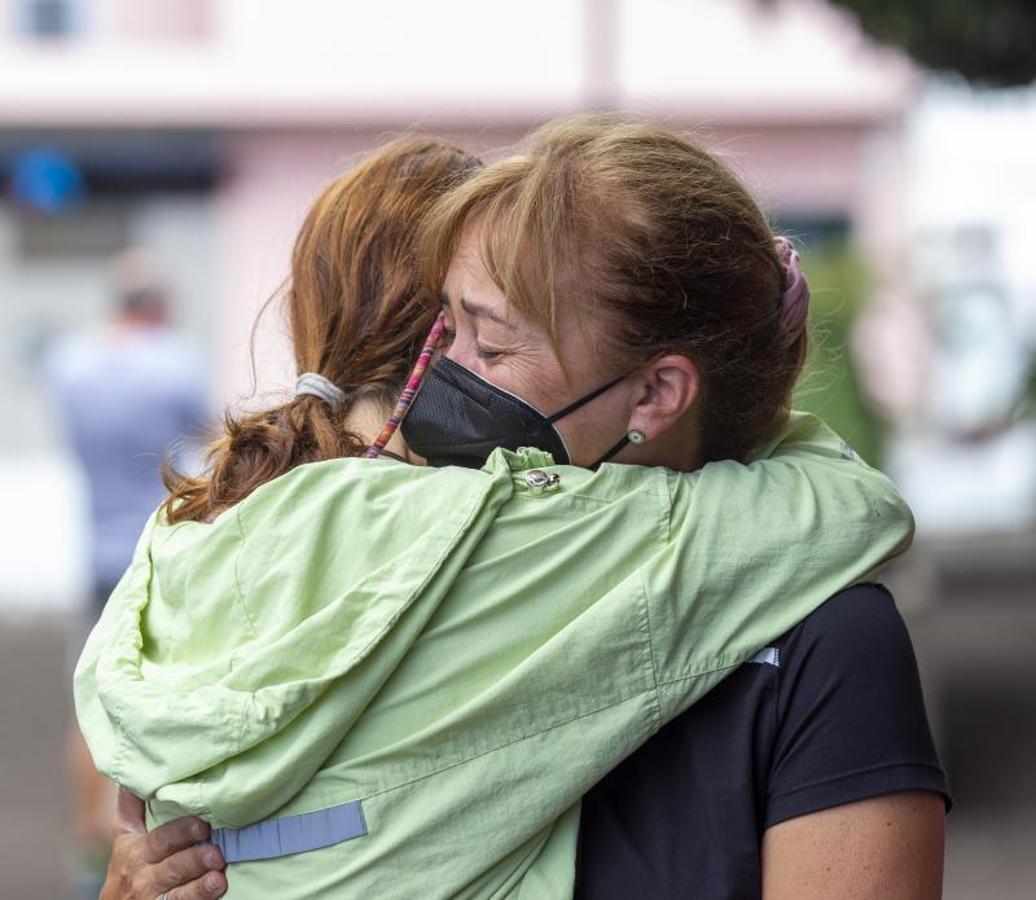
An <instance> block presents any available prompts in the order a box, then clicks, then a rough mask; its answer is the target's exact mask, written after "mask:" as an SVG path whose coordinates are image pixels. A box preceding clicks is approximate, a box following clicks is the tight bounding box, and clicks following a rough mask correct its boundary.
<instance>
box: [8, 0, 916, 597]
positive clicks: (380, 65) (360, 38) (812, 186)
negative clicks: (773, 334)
mask: <svg viewBox="0 0 1036 900" xmlns="http://www.w3.org/2000/svg"><path fill="white" fill-rule="evenodd" d="M432 37H434V39H431V38H432ZM914 85H915V78H914V75H913V73H912V71H911V69H910V67H909V66H908V65H907V64H906V63H905V62H904V61H903V60H902V59H901V58H900V57H898V56H896V55H894V54H892V53H890V52H888V51H884V50H879V49H877V48H875V47H874V46H873V45H871V44H869V43H868V42H866V41H865V40H863V38H862V37H861V36H860V34H859V33H857V31H856V30H855V29H854V28H853V26H852V25H851V24H850V23H849V21H848V20H847V19H846V18H844V17H843V16H842V15H840V14H838V13H835V12H832V11H831V10H829V9H828V8H827V7H825V6H824V4H823V3H822V2H821V0H792V2H784V3H777V4H760V3H759V2H757V0H694V2H680V3H676V2H667V0H636V2H634V0H528V2H525V3H522V4H485V3H480V2H477V0H451V2H449V3H436V4H430V3H424V2H420V0H392V2H383V3H370V2H363V0H353V2H321V0H296V2H293V3H290V4H289V3H271V4H266V3H264V4H258V3H254V2H251V0H149V2H147V3H140V2H139V0H4V2H2V3H0V174H2V176H3V181H4V184H5V191H4V196H3V200H2V202H0V295H2V296H3V297H4V303H3V305H2V312H0V316H2V321H0V326H2V327H0V333H2V334H3V335H4V338H3V340H4V344H3V346H2V349H0V406H2V408H3V409H4V411H5V418H6V419H7V421H6V422H5V427H4V428H3V429H2V431H0V434H2V437H0V492H2V493H4V494H5V495H6V494H7V493H8V491H9V490H10V491H14V492H16V494H17V496H21V497H25V498H26V499H28V498H29V497H33V498H36V503H35V506H36V508H37V509H38V510H39V513H38V516H37V520H36V522H35V526H36V528H39V529H43V528H46V529H51V530H52V529H53V527H54V526H53V521H54V518H55V517H54V515H53V510H54V508H55V507H54V503H55V502H57V500H56V498H57V497H59V496H61V495H62V490H61V489H60V487H59V484H60V483H62V482H67V480H68V475H67V472H66V471H65V470H64V469H63V468H62V466H61V463H60V457H59V456H56V455H54V454H53V452H52V448H53V447H54V433H53V423H52V422H51V420H50V419H49V417H48V415H47V411H46V404H45V403H44V402H43V399H42V397H41V396H40V393H39V390H38V389H37V385H36V382H35V381H34V378H33V375H32V374H31V373H32V370H31V367H30V366H29V364H28V362H27V358H28V357H31V355H32V353H33V351H34V349H35V348H37V347H38V345H39V344H40V343H41V342H42V341H44V340H45V339H46V338H47V336H48V335H49V334H52V333H53V332H55V331H57V330H61V329H64V328H67V327H70V326H73V325H76V324H80V323H82V322H85V321H89V320H92V319H95V318H97V317H98V315H99V314H100V313H101V311H102V310H103V308H104V306H105V303H106V302H107V298H108V283H107V261H108V259H109V257H110V256H111V255H112V254H113V253H115V252H117V251H118V250H119V249H121V248H122V247H123V246H126V245H137V246H146V247H147V248H148V249H149V250H150V251H151V252H152V253H153V254H154V255H155V256H156V257H157V258H158V259H159V261H160V262H161V263H162V264H163V265H164V268H165V269H166V270H167V271H168V272H169V273H170V276H171V280H172V284H173V287H174V291H175V294H176V297H177V299H178V301H179V303H180V305H181V309H182V315H181V320H182V322H183V324H184V325H186V326H187V327H188V328H190V329H191V330H192V331H193V332H195V333H196V335H197V336H198V338H199V339H200V340H201V341H202V342H203V344H204V346H205V347H206V348H207V350H208V356H209V362H210V366H211V376H212V378H213V381H214V387H215V390H214V394H215V396H216V397H217V399H218V401H219V402H220V404H222V403H223V402H225V401H228V400H233V399H235V398H238V397H242V396H244V395H247V394H248V393H249V391H250V383H249V365H248V339H249V332H250V328H251V324H252V321H253V318H254V316H255V313H256V311H257V309H258V307H259V305H260V304H261V303H262V301H263V300H264V299H266V297H268V296H269V295H270V294H271V293H272V292H273V291H274V290H275V289H276V288H277V286H278V285H279V284H280V283H281V281H282V279H283V277H284V275H285V273H286V271H287V259H288V251H289V248H290V243H291V240H292V238H293V236H294V233H295V231H296V228H297V227H298V224H299V222H300V219H301V216H302V214H303V213H304V210H305V208H306V204H307V202H308V201H309V199H310V198H311V197H312V196H313V195H314V193H315V191H316V190H317V189H318V187H319V186H320V184H321V183H322V182H323V181H325V180H326V179H328V178H329V177H331V176H332V175H334V174H335V173H336V172H337V171H339V170H340V169H341V168H342V167H343V166H345V165H347V164H348V161H349V159H350V157H351V156H353V155H354V154H355V153H357V152H359V151H362V150H364V149H366V148H368V147H370V146H372V145H373V144H375V143H377V142H378V140H379V139H381V137H382V136H383V135H384V134H385V133H386V132H392V131H399V130H403V129H407V128H411V127H418V128H421V129H425V130H430V131H435V132H440V133H445V134H449V135H452V136H454V137H455V138H456V139H457V140H458V141H461V142H463V143H465V144H467V145H470V146H473V147H475V148H477V149H480V150H486V151H488V150H492V149H494V148H499V147H504V146H507V145H509V144H512V143H513V142H514V141H515V140H516V139H518V138H519V137H520V136H521V134H522V133H523V132H525V131H527V130H528V129H529V128H530V127H531V126H533V125H535V124H536V123H538V122H540V121H542V120H543V119H545V118H548V117H550V116H554V115H558V114H563V113H566V112H571V111H576V110H580V109H584V108H598V109H600V108H622V109H633V110H638V111H641V112H644V113H647V114H649V115H652V116H655V117H660V118H662V119H664V120H667V121H669V122H672V123H675V124H678V125H680V126H681V127H688V126H690V127H693V128H694V129H696V130H697V131H698V132H699V134H700V135H701V137H702V139H703V140H705V141H706V142H707V143H709V144H710V145H711V146H713V147H715V148H718V149H719V150H720V151H721V152H722V153H723V154H724V155H725V156H726V157H727V158H728V160H730V161H731V162H732V164H733V165H734V167H735V168H736V169H737V170H739V171H740V172H741V173H742V174H743V175H745V176H746V177H747V178H748V179H749V180H750V181H751V182H752V183H753V184H754V185H755V186H756V187H757V189H758V190H759V191H760V193H761V195H762V196H763V198H764V200H765V201H766V202H767V204H768V205H769V206H770V208H771V209H772V210H774V211H775V212H776V213H777V214H778V215H779V217H780V218H781V220H782V221H783V222H786V223H790V224H791V225H792V226H794V227H795V229H796V230H797V231H798V232H799V233H800V234H803V235H807V236H808V235H811V234H828V233H848V232H853V233H854V234H857V235H859V236H860V237H861V238H862V242H863V245H864V246H880V245H881V244H882V241H888V240H890V239H891V240H895V239H896V238H895V235H896V228H897V226H898V223H899V222H900V221H902V217H901V216H900V215H899V206H900V202H901V198H902V191H901V177H902V170H901V163H902V153H901V148H902V145H901V134H902V123H903V117H904V113H905V110H906V109H907V105H908V102H909V100H910V97H911V95H912V91H913V88H914ZM48 164H49V165H50V167H51V168H50V170H49V175H48V169H47V166H48ZM55 167H56V168H55ZM41 169H42V170H43V174H42V175H41V174H40V170H41ZM41 178H42V180H43V182H44V184H43V186H42V188H40V186H39V185H38V184H37V185H36V194H33V185H34V184H35V183H36V182H38V181H39V180H40V179H41ZM48 178H49V179H50V181H53V182H56V184H50V183H49V182H48ZM34 179H35V182H34ZM40 191H42V194H43V196H42V197H41V196H39V194H40ZM55 191H56V195H55V194H54V192H55ZM48 204H50V205H48ZM890 236H891V237H890ZM268 326H269V327H267V328H265V329H264V330H263V331H261V333H260V340H259V362H260V376H261V379H260V380H261V383H262V384H263V385H267V386H268V385H271V384H277V383H283V382H285V381H286V380H287V378H288V376H289V375H290V364H289V360H288V357H287V354H286V352H285V345H284V342H283V339H282V333H283V329H282V328H280V327H279V323H278V322H277V321H276V316H273V317H272V318H271V320H270V322H269V323H268ZM8 482H10V484H8ZM65 520H68V516H66V517H65ZM74 531H75V529H74V528H73V527H71V526H69V528H68V534H66V535H64V537H66V538H69V539H71V538H72V537H73V534H74ZM39 536H40V535H39V532H38V531H35V530H34V529H33V528H32V527H30V528H26V527H25V523H21V527H20V528H19V529H18V536H17V539H16V540H15V541H14V542H13V544H8V549H7V550H6V551H4V552H5V554H9V555H10V559H9V560H7V559H5V560H3V564H2V565H0V571H2V572H3V573H4V574H3V576H0V602H2V598H3V596H4V595H6V596H7V597H8V598H10V597H12V596H14V595H17V596H19V597H21V598H22V599H23V600H25V601H29V600H30V599H32V600H33V602H46V600H47V599H48V598H50V599H52V600H55V601H56V602H59V595H60V594H62V593H63V592H67V589H68V588H69V586H70V585H71V584H73V583H74V582H75V572H74V570H75V563H74V559H75V554H74V553H73V554H69V555H68V557H67V558H66V559H64V560H62V561H61V562H60V563H59V564H58V565H56V566H55V565H53V564H51V565H50V566H49V568H47V567H45V570H46V571H47V572H48V573H49V574H48V575H47V576H45V577H41V575H40V571H41V567H40V566H39V565H38V563H39V562H41V560H40V558H39V550H38V549H34V548H38V547H40V546H47V542H46V541H43V542H40V541H39V540H38V537H39ZM2 545H3V542H0V546H2ZM8 562H10V565H9V564H8ZM12 572H22V573H23V574H22V575H20V576H19V575H13V574H11V573H12Z"/></svg>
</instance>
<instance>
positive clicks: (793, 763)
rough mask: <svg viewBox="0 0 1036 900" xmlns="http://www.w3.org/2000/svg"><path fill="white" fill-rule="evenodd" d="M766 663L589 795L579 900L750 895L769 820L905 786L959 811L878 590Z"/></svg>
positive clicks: (780, 644) (782, 643)
mask: <svg viewBox="0 0 1036 900" xmlns="http://www.w3.org/2000/svg"><path fill="white" fill-rule="evenodd" d="M756 659H757V662H754V663H750V664H747V665H745V666H742V667H741V668H740V669H739V670H738V671H736V672H734V673H733V674H732V675H731V676H730V677H729V678H727V679H726V680H725V681H724V682H722V683H721V684H720V685H719V686H718V687H717V688H716V689H715V690H714V691H712V693H710V694H709V695H708V696H707V697H705V698H704V699H703V700H702V701H700V702H699V703H698V704H697V705H695V706H693V707H691V709H689V710H688V711H687V712H686V713H684V714H683V715H682V716H680V717H679V718H677V719H675V720H674V721H673V722H671V723H670V724H669V725H668V726H666V728H664V729H663V730H662V731H661V732H659V733H658V734H657V735H655V737H654V738H652V739H651V740H650V741H648V743H647V744H645V745H644V746H643V747H642V748H641V749H640V750H638V751H637V753H635V754H634V755H633V756H631V757H630V758H629V759H628V760H626V762H624V763H623V764H622V765H621V766H620V767H619V768H617V769H616V770H615V771H614V772H612V773H611V774H610V775H609V776H608V777H607V778H605V779H604V781H602V782H601V783H600V784H599V785H597V787H595V788H594V789H593V790H592V791H591V792H590V793H589V794H588V795H587V796H586V798H585V799H584V802H583V812H582V819H581V824H580V835H579V854H578V859H577V867H576V897H578V898H582V900H590V898H593V900H599V898H615V900H618V898H623V900H626V898H628V900H633V898H641V897H654V898H669V897H690V898H695V900H728V898H729V900H735V898H736V900H749V898H757V897H759V896H760V890H761V888H760V885H761V874H760V855H759V850H760V841H761V838H762V834H763V832H764V831H765V830H766V829H767V828H768V827H769V826H771V825H774V824H776V823H778V822H781V821H784V820H785V819H791V818H794V817H796V816H801V815H805V814H807V813H811V812H816V811H817V810H820V809H825V808H828V807H831V806H838V805H840V804H843V803H850V802H853V801H855V800H862V799H865V798H868V797H876V796H879V795H881V794H888V793H894V792H896V791H906V790H925V791H934V792H936V793H939V794H942V795H943V796H944V797H945V798H946V801H947V805H949V802H950V798H949V792H948V789H947V786H946V778H945V776H944V774H943V772H942V769H941V768H940V766H939V760H938V757H937V756H936V753H935V748H934V745H933V743H932V738H931V733H930V731H929V728H928V722H927V719H926V716H925V710H924V700H923V698H922V696H921V686H920V681H919V679H918V674H917V663H916V661H915V658H914V651H913V647H912V645H911V643H910V636H909V635H908V634H907V630H906V626H905V625H904V623H903V620H902V618H901V617H900V615H899V612H898V611H897V610H896V607H895V603H894V602H893V599H892V596H891V595H890V594H889V593H888V592H887V591H886V590H885V589H884V588H883V587H880V586H878V585H861V586H858V587H855V588H851V589H849V590H846V591H843V592H842V593H840V594H837V595H835V596H834V597H832V598H831V599H830V600H828V601H827V603H825V604H824V605H823V606H821V607H820V608H819V609H818V610H817V611H816V612H814V613H813V614H812V615H810V616H809V617H808V618H806V619H804V620H803V621H802V622H801V623H800V624H799V625H798V626H796V627H795V628H793V629H792V630H791V631H789V632H788V633H787V634H786V635H784V636H783V637H782V638H780V639H779V640H778V641H776V642H775V643H774V645H773V646H772V647H770V648H767V650H766V651H764V652H762V653H760V654H759V655H758V656H757V657H756Z"/></svg>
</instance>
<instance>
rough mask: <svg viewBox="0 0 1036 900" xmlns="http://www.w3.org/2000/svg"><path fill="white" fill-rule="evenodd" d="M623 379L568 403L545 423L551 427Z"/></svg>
mask: <svg viewBox="0 0 1036 900" xmlns="http://www.w3.org/2000/svg"><path fill="white" fill-rule="evenodd" d="M625 377H626V376H625V375H620V376H619V377H618V378H616V379H614V380H613V381H609V382H608V383H607V384H605V385H602V386H601V387H599V388H597V390H595V391H591V392H590V393H589V394H587V395H586V396H585V397H580V398H579V399H578V400H576V401H575V402H574V403H570V404H569V405H568V406H566V407H565V408H564V409H563V410H561V412H556V413H554V415H552V416H548V417H547V421H548V422H549V423H550V424H551V425H553V424H554V423H555V422H557V421H558V420H559V419H563V418H565V416H567V415H569V414H570V413H574V412H575V411H576V410H577V409H579V407H581V406H586V404H587V403H589V402H590V401H591V400H596V399H597V398H598V397H600V396H601V394H603V393H604V392H605V391H607V390H609V389H611V388H613V387H615V385H617V384H618V383H619V382H620V381H622V379H623V378H625ZM615 452H616V453H618V452H619V451H618V450H616V451H615Z"/></svg>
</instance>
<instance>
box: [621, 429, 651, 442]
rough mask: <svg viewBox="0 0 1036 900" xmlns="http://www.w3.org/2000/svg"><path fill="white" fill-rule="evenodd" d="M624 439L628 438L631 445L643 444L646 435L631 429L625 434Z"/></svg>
mask: <svg viewBox="0 0 1036 900" xmlns="http://www.w3.org/2000/svg"><path fill="white" fill-rule="evenodd" d="M626 437H627V438H629V442H630V443H631V444H643V443H644V441H646V440H647V435H646V434H644V432H643V431H638V430H637V429H636V428H633V429H631V430H630V431H628V432H627V433H626Z"/></svg>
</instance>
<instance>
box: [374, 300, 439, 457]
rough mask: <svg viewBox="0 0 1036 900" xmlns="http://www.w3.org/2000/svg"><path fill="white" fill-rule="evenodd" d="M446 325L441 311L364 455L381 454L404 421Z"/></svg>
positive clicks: (375, 455)
mask: <svg viewBox="0 0 1036 900" xmlns="http://www.w3.org/2000/svg"><path fill="white" fill-rule="evenodd" d="M445 327H446V315H445V314H444V313H439V315H438V317H437V318H436V320H435V324H434V325H432V330H431V331H429V332H428V337H427V338H425V342H424V349H423V350H422V351H421V355H420V356H418V357H417V362H416V363H415V364H414V368H413V371H412V372H411V373H410V377H409V378H408V379H407V382H406V387H405V388H403V393H402V394H400V395H399V400H398V401H397V402H396V408H395V409H394V410H392V415H391V416H389V420H388V421H387V422H386V423H385V425H384V426H383V427H382V429H381V432H380V433H379V434H378V437H377V438H376V439H375V441H374V443H373V444H371V445H370V446H369V447H368V448H367V452H366V453H364V454H363V455H364V457H366V458H367V459H374V458H375V457H377V456H379V455H380V454H381V451H382V450H383V449H384V447H385V445H386V444H387V443H388V442H389V440H390V439H391V438H392V435H394V434H395V433H396V429H397V428H399V423H400V422H402V421H403V416H405V415H406V412H407V410H408V409H410V404H411V403H412V402H413V400H414V396H415V395H416V394H417V389H418V388H419V387H420V386H421V382H422V381H424V373H425V370H426V369H427V368H428V363H429V361H430V360H431V358H432V354H433V353H434V352H435V348H436V347H437V346H438V344H439V338H440V337H441V336H442V332H443V329H444V328H445Z"/></svg>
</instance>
